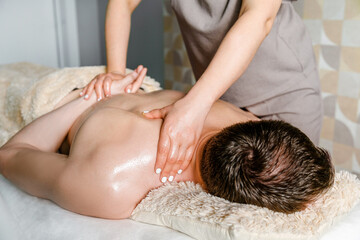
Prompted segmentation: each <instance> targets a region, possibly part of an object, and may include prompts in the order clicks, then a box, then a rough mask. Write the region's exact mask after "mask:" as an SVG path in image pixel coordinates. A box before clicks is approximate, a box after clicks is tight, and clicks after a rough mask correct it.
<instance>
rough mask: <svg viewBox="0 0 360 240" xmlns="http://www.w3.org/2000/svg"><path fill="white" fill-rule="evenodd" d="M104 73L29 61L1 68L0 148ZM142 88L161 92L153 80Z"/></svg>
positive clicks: (145, 82)
mask: <svg viewBox="0 0 360 240" xmlns="http://www.w3.org/2000/svg"><path fill="white" fill-rule="evenodd" d="M104 71H105V67H104V66H95V67H79V68H64V69H55V68H49V67H45V66H41V65H36V64H32V63H26V62H24V63H14V64H8V65H2V66H0V146H2V145H3V144H4V143H5V142H6V141H7V140H8V139H9V138H10V137H11V136H12V135H14V134H15V133H16V132H17V131H19V130H20V129H21V128H22V127H23V126H24V125H26V124H28V123H30V122H31V121H32V120H34V119H35V118H37V117H39V116H41V115H43V114H45V113H47V112H49V111H51V110H52V109H53V108H54V106H55V105H56V104H57V103H58V102H59V101H60V100H61V99H63V98H64V97H65V96H66V95H67V94H68V93H69V92H71V91H72V90H73V89H74V88H82V87H84V86H85V85H86V84H87V83H88V82H89V81H91V79H92V78H93V77H94V76H96V75H97V74H99V73H103V72H104ZM127 72H131V70H129V69H127ZM141 87H142V88H143V89H144V90H145V92H151V91H155V90H160V89H161V88H160V84H159V83H158V82H156V81H155V80H154V79H152V78H150V77H146V78H145V79H144V82H143V84H142V86H141Z"/></svg>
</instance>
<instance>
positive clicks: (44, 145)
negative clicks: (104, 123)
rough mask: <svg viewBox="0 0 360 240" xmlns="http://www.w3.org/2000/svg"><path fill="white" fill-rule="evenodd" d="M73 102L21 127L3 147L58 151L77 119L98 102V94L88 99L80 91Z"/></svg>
mask: <svg viewBox="0 0 360 240" xmlns="http://www.w3.org/2000/svg"><path fill="white" fill-rule="evenodd" d="M73 94H76V96H75V95H74V96H73V97H72V98H75V99H74V100H72V101H71V102H69V103H67V104H65V105H63V106H61V107H59V108H57V109H56V110H53V111H51V112H49V113H47V114H45V115H43V116H41V117H39V118H38V119H36V120H34V121H33V122H32V123H30V124H29V125H27V126H25V127H24V128H23V129H21V130H20V131H19V132H18V133H17V134H16V135H15V136H13V137H12V138H11V139H10V140H9V141H8V142H7V143H6V144H5V145H4V146H3V147H2V148H3V149H5V148H7V147H10V146H19V145H21V146H28V147H29V148H34V149H38V150H40V151H44V152H56V151H57V150H58V149H59V147H60V145H61V143H62V142H63V140H64V139H65V137H66V135H67V134H68V132H69V130H70V128H71V126H72V125H73V123H74V122H75V120H76V119H77V118H78V117H79V116H80V114H82V113H83V112H84V111H85V110H86V109H87V108H89V107H91V106H92V105H93V104H94V103H95V102H96V96H95V95H94V96H92V97H91V98H90V99H89V100H88V101H85V100H84V99H82V98H80V97H79V93H73Z"/></svg>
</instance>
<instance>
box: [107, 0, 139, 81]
mask: <svg viewBox="0 0 360 240" xmlns="http://www.w3.org/2000/svg"><path fill="white" fill-rule="evenodd" d="M139 2H140V1H138V0H128V1H124V0H111V1H109V4H108V8H107V12H106V21H105V39H106V56H107V63H108V66H107V72H117V73H121V74H123V75H125V68H126V56H127V49H128V43H129V36H130V25H131V13H132V11H133V10H134V9H135V8H136V6H137V5H138V4H139Z"/></svg>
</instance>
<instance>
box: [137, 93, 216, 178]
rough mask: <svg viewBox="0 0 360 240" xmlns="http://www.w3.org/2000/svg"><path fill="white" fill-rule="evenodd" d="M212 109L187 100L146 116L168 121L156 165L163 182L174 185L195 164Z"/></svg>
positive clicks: (159, 145) (155, 110)
mask: <svg viewBox="0 0 360 240" xmlns="http://www.w3.org/2000/svg"><path fill="white" fill-rule="evenodd" d="M209 109H210V107H205V106H203V105H201V103H194V102H191V101H188V99H185V98H183V99H180V100H178V101H177V102H175V103H174V104H171V105H169V106H166V107H164V108H161V109H154V110H152V111H150V112H148V113H144V116H145V117H147V118H150V119H164V122H163V124H162V127H161V131H160V137H159V143H158V150H157V156H156V163H155V172H156V173H157V174H160V181H161V182H163V183H165V182H166V181H169V182H172V181H173V180H174V178H175V176H176V174H181V172H183V171H184V170H185V169H186V168H187V166H188V165H189V163H190V162H191V159H192V157H193V154H194V150H195V147H196V144H197V142H198V140H199V137H200V134H201V132H202V129H203V125H204V122H205V118H206V116H207V114H208V112H209Z"/></svg>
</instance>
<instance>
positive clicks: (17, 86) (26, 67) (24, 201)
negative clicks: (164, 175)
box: [0, 63, 360, 240]
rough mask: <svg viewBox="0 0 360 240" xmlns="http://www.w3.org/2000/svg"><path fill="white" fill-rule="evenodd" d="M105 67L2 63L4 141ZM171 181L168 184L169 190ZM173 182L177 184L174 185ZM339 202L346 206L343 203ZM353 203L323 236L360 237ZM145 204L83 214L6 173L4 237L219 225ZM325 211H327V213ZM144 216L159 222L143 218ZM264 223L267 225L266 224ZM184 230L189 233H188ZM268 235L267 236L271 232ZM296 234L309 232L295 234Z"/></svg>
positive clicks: (166, 235)
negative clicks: (117, 213)
mask: <svg viewBox="0 0 360 240" xmlns="http://www.w3.org/2000/svg"><path fill="white" fill-rule="evenodd" d="M104 70H105V69H104V67H87V68H76V69H63V70H57V69H51V68H48V67H44V66H39V65H35V64H31V63H16V64H10V65H3V66H0V100H1V101H0V146H1V145H2V144H3V143H5V142H6V140H7V139H8V138H9V137H11V136H12V135H13V134H14V133H15V132H16V131H18V130H19V129H20V128H21V127H22V126H23V125H25V124H27V123H29V122H31V121H32V120H33V119H35V118H36V117H38V116H40V115H42V114H44V113H46V112H48V111H51V109H52V108H53V107H54V106H55V104H56V103H57V102H58V101H60V100H61V99H62V98H63V97H64V96H65V95H66V94H67V93H68V92H70V91H71V90H72V89H74V88H78V87H82V86H84V84H86V83H87V81H89V79H91V77H92V76H95V75H96V74H97V73H99V72H103V71H104ZM48 86H51V88H52V89H50V90H49V87H48ZM142 87H143V89H144V90H145V91H154V90H158V89H159V85H158V83H156V82H155V81H154V80H152V79H147V80H146V81H145V83H144V85H143V86H142ZM166 187H167V186H165V187H162V188H164V189H165V190H166ZM168 187H171V186H170V185H169V186H168ZM184 189H185V190H186V188H183V189H181V188H179V195H181V194H182V192H183V190H184ZM340 189H341V185H340ZM359 189H360V187H358V185H357V191H356V192H357V194H358V195H359V196H360V194H359V192H360V190H359ZM159 190H161V189H159ZM155 191H157V190H155ZM155 195H156V194H155ZM347 195H348V196H350V195H351V189H350V191H349V190H348V191H347V192H345V193H344V196H343V198H346V197H347ZM191 196H192V195H191ZM147 198H148V197H147ZM147 198H145V199H144V200H146V199H147ZM163 198H164V197H162V198H161V199H163ZM356 198H358V197H356ZM355 200H356V199H355ZM169 201H170V202H169V203H171V202H174V201H175V200H174V201H173V200H171V199H169ZM158 202H159V201H153V202H151V201H148V202H147V203H146V202H145V203H144V204H143V203H141V204H139V205H141V206H142V205H144V206H148V207H149V206H150V207H151V206H152V205H153V204H154V205H156V203H158ZM225 204H226V203H225ZM344 204H345V203H344ZM176 205H180V204H175V206H176ZM338 207H340V208H341V206H338ZM162 208H163V206H162V205H161V204H160V205H159V209H160V210H161V209H162ZM347 208H348V209H349V211H347V212H346V213H345V212H344V213H343V214H339V215H337V216H336V217H334V218H331V219H327V222H328V224H327V228H326V229H324V230H323V231H322V234H321V236H320V237H318V238H317V239H320V240H335V239H336V240H338V239H346V240H360V203H359V202H357V203H356V205H354V206H353V205H351V206H347ZM143 210H146V208H143V209H140V210H139V211H137V213H136V214H135V217H134V219H137V220H138V221H134V220H131V219H125V220H106V219H99V218H93V217H87V216H82V215H79V214H76V213H72V212H69V211H67V210H65V209H62V208H60V207H59V206H57V205H56V204H54V203H53V202H51V201H48V200H45V199H40V198H37V197H33V196H31V195H29V194H27V193H25V192H23V191H21V190H20V189H18V188H17V187H15V186H14V185H13V184H12V183H10V182H9V181H7V180H6V179H5V178H4V177H3V176H2V175H0V240H13V239H14V240H17V239H31V240H37V239H39V240H40V239H41V240H42V239H64V240H65V239H87V240H91V239H94V240H95V239H134V240H136V239H150V240H151V239H154V240H155V239H156V240H161V239H166V240H169V239H175V240H177V239H179V240H186V239H193V238H192V237H190V235H191V236H193V237H194V236H195V237H196V236H198V237H197V238H202V239H209V238H210V237H212V236H211V230H212V229H213V227H212V226H214V228H216V227H215V225H216V224H215V225H214V224H213V223H212V224H213V225H211V224H210V225H209V224H207V225H206V224H205V225H203V223H202V222H201V217H199V218H198V219H195V220H194V219H192V220H191V221H190V219H189V221H188V220H187V218H184V217H180V218H176V217H177V216H170V217H169V216H162V215H159V214H158V213H157V214H158V215H156V216H155V217H153V218H149V217H148V216H145V217H144V216H142V211H143ZM158 212H160V211H158ZM248 212H249V211H248ZM250 212H251V210H250ZM175 215H176V214H175ZM241 216H242V215H240V217H241ZM264 216H265V215H264ZM266 216H269V215H266ZM324 216H327V215H326V214H325V215H324ZM166 217H167V219H166ZM237 217H239V216H237ZM244 217H245V216H244ZM146 218H147V220H146ZM149 219H150V220H149ZM152 219H154V220H152ZM156 219H157V220H156ZM162 220H164V222H165V220H167V221H168V223H167V224H165V223H162ZM140 221H142V222H147V223H153V224H146V223H141V222H140ZM194 221H195V222H194ZM181 222H182V224H183V225H184V224H185V227H184V226H177V224H179V223H181ZM199 222H200V223H199ZM192 223H194V224H192ZM155 224H157V225H155ZM186 224H188V226H186ZM158 225H165V226H171V227H172V228H173V229H178V230H180V231H181V232H180V231H176V230H173V229H171V228H168V227H164V226H158ZM179 225H180V224H179ZM191 227H193V229H192V230H191V231H187V228H191ZM261 227H265V226H261V225H260V228H261ZM295 228H296V227H295ZM197 230H199V231H198V232H200V235H199V233H194V231H197ZM230 230H231V229H230ZM201 231H203V232H202V233H203V234H201ZM209 232H210V235H209V237H207V236H206V234H207V233H208V234H209ZM184 233H188V235H187V234H184ZM192 233H194V234H192ZM196 234H198V235H196ZM274 236H275V237H272V238H271V239H277V238H276V235H274ZM216 239H217V240H218V239H219V240H220V239H227V237H218V238H216ZM232 239H235V238H232ZM236 239H257V238H256V237H251V236H250V237H249V235H246V236H245V235H244V237H242V235H241V234H240V235H239V234H238V235H237V238H236ZM262 239H266V234H265V237H263V238H262ZM269 239H270V237H269ZM285 239H287V238H285ZM292 239H305V238H304V237H301V238H296V237H292Z"/></svg>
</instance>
